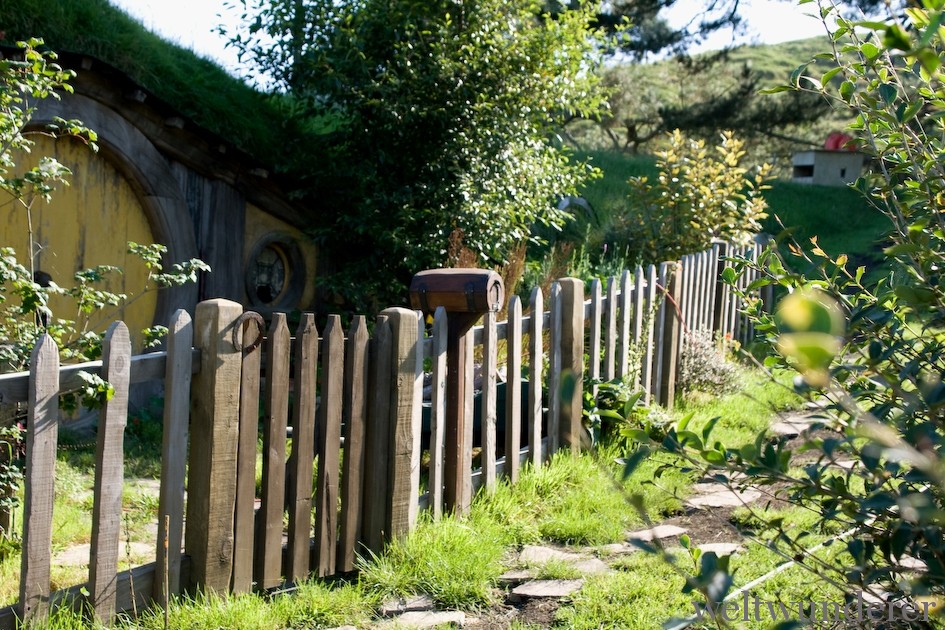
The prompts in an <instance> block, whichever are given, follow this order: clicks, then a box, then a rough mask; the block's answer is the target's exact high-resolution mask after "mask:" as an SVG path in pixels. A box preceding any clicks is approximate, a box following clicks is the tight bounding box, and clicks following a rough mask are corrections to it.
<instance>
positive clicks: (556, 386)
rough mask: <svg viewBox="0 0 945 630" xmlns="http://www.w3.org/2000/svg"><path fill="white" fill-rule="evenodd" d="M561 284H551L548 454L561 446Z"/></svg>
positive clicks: (551, 453)
mask: <svg viewBox="0 0 945 630" xmlns="http://www.w3.org/2000/svg"><path fill="white" fill-rule="evenodd" d="M561 307H562V297H561V284H560V283H559V282H553V283H552V284H551V327H550V328H551V330H550V331H549V332H550V335H549V341H548V453H546V454H545V458H546V459H547V458H550V457H551V456H552V455H554V454H555V453H556V452H557V451H558V448H559V447H560V446H561V444H560V438H561V327H562V323H561V310H562V308H561Z"/></svg>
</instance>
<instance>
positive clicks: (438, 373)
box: [429, 306, 447, 520]
mask: <svg viewBox="0 0 945 630" xmlns="http://www.w3.org/2000/svg"><path fill="white" fill-rule="evenodd" d="M446 317H447V316H446V309H445V308H443V307H442V306H439V307H437V309H436V312H435V313H434V315H433V357H432V358H433V379H432V384H431V386H432V392H431V396H430V480H429V486H430V507H431V508H432V509H433V518H434V519H437V520H438V519H439V518H440V517H442V516H443V473H444V471H443V466H444V462H443V458H444V452H443V448H444V441H445V434H446V343H447V327H446V326H447V323H446Z"/></svg>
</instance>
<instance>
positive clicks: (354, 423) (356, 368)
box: [338, 315, 368, 572]
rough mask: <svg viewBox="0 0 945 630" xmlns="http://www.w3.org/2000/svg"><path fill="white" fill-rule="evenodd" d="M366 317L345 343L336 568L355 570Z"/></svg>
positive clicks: (364, 419)
mask: <svg viewBox="0 0 945 630" xmlns="http://www.w3.org/2000/svg"><path fill="white" fill-rule="evenodd" d="M367 344H368V332H367V320H366V319H365V318H364V316H363V315H358V316H357V317H355V318H354V320H353V321H352V322H351V328H350V329H349V330H348V341H347V345H346V347H345V384H344V405H343V414H344V429H345V438H344V439H345V454H344V472H343V474H342V477H341V542H340V555H339V558H338V569H339V570H340V571H344V572H348V571H352V570H354V561H355V551H356V547H357V542H358V540H360V538H361V507H362V504H361V483H362V475H361V473H362V470H363V467H364V446H365V442H364V432H365V427H366V423H367V384H368V363H367Z"/></svg>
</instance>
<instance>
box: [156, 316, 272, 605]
mask: <svg viewBox="0 0 945 630" xmlns="http://www.w3.org/2000/svg"><path fill="white" fill-rule="evenodd" d="M258 317H259V319H255V317H252V316H251V317H247V318H245V319H244V323H243V329H242V341H241V343H242V353H243V365H242V368H241V371H240V421H239V422H240V424H239V446H238V447H237V454H236V508H235V510H234V514H233V583H232V586H231V588H232V590H233V592H234V593H248V592H249V591H250V590H252V588H253V547H254V544H255V538H256V533H255V532H256V526H255V518H256V442H257V438H258V436H259V369H260V366H261V364H262V342H263V339H264V332H265V331H264V330H263V323H262V321H263V320H262V316H261V315H260V316H258ZM253 329H255V332H250V331H251V330H253ZM184 418H185V420H186V416H185V417H184ZM164 426H165V427H167V426H168V425H167V424H165V425H164ZM185 426H186V424H185ZM186 435H187V434H186V433H184V437H185V438H186ZM185 444H186V443H185ZM183 490H184V487H183V477H182V478H181V501H183ZM171 592H172V593H176V592H175V591H173V590H172V591H171Z"/></svg>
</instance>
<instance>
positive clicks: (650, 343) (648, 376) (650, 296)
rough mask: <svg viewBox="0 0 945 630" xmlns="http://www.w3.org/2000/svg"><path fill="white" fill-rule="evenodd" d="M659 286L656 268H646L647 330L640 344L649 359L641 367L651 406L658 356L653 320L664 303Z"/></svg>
mask: <svg viewBox="0 0 945 630" xmlns="http://www.w3.org/2000/svg"><path fill="white" fill-rule="evenodd" d="M641 271H642V270H641ZM658 284H659V278H658V277H657V275H656V266H655V265H649V266H648V267H647V268H646V299H645V300H644V304H645V306H644V308H645V310H646V313H647V315H646V319H647V325H646V329H645V330H644V331H643V338H642V339H641V342H640V343H641V345H642V353H643V355H644V356H645V357H648V360H647V361H646V363H645V364H644V365H643V366H641V371H642V375H641V381H642V382H643V383H645V384H646V386H645V387H644V391H645V393H644V402H645V403H646V404H650V400H651V392H652V391H653V389H654V388H653V378H654V375H653V372H654V368H655V365H656V361H654V360H653V357H654V356H655V354H656V337H655V335H656V327H655V326H654V322H653V320H654V319H655V318H656V317H657V311H658V310H659V305H660V304H661V303H662V302H663V295H662V294H661V293H660V291H659V287H658Z"/></svg>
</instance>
